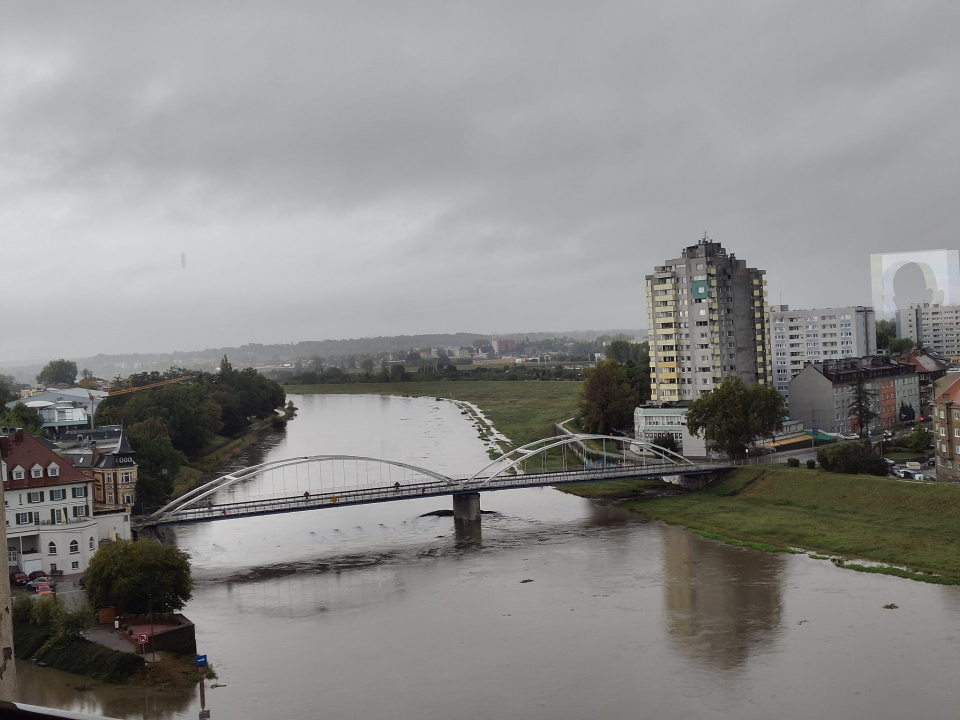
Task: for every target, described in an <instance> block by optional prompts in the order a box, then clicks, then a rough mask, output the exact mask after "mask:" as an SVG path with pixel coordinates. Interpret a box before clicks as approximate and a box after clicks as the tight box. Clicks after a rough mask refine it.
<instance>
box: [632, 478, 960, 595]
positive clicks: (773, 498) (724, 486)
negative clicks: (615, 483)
mask: <svg viewBox="0 0 960 720" xmlns="http://www.w3.org/2000/svg"><path fill="white" fill-rule="evenodd" d="M623 504H624V506H625V507H627V508H630V509H632V510H636V511H638V512H642V513H644V514H646V515H649V516H651V517H654V518H657V519H659V520H664V521H666V522H668V523H671V524H678V525H683V526H684V527H687V528H689V529H692V530H694V531H698V532H699V533H700V534H704V535H706V536H708V537H714V538H715V539H720V540H727V541H729V540H733V541H737V542H740V543H746V544H750V545H751V546H755V547H756V546H761V547H762V546H766V549H774V548H797V547H799V548H803V549H805V550H808V551H811V552H817V553H822V554H827V555H835V556H839V557H842V558H845V559H851V558H856V559H862V560H869V561H874V562H879V563H885V564H890V565H899V566H904V567H907V568H910V569H911V570H912V571H914V573H936V574H939V575H941V576H943V578H944V579H946V580H947V581H948V582H951V583H960V523H957V520H956V519H957V517H958V515H960V491H958V489H957V488H956V487H954V486H952V485H944V484H915V483H903V482H898V481H896V480H893V479H889V478H878V477H869V476H864V475H838V474H832V473H826V472H821V471H819V470H808V469H805V468H804V469H792V468H787V467H786V466H781V465H768V466H758V467H747V468H739V469H737V470H735V471H731V472H730V473H728V474H727V475H726V476H725V477H724V478H722V479H721V480H719V481H717V482H716V483H714V484H712V485H710V486H708V487H706V488H703V489H702V490H699V491H696V492H691V493H686V494H683V495H679V496H676V497H663V498H651V499H631V500H629V501H627V502H625V503H623ZM848 566H849V565H848ZM883 571H886V570H883ZM891 574H901V575H902V574H903V573H902V572H900V571H896V570H893V571H891ZM918 579H931V578H923V577H919V578H918Z"/></svg>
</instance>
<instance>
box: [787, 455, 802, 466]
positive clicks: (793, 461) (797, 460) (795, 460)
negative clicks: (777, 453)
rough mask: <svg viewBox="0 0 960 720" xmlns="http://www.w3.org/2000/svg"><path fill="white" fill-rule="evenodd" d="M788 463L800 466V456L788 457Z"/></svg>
mask: <svg viewBox="0 0 960 720" xmlns="http://www.w3.org/2000/svg"><path fill="white" fill-rule="evenodd" d="M787 465H789V466H790V467H800V458H794V457H792V458H787Z"/></svg>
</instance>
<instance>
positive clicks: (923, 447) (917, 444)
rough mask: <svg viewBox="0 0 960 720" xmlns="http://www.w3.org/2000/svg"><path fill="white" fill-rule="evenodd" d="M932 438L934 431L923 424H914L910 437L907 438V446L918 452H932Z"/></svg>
mask: <svg viewBox="0 0 960 720" xmlns="http://www.w3.org/2000/svg"><path fill="white" fill-rule="evenodd" d="M932 440H933V433H931V432H930V431H929V430H927V429H926V428H925V427H924V426H923V425H914V426H913V431H912V432H911V433H910V437H908V438H907V447H909V448H910V449H911V450H912V451H913V452H916V453H928V452H930V443H931V441H932Z"/></svg>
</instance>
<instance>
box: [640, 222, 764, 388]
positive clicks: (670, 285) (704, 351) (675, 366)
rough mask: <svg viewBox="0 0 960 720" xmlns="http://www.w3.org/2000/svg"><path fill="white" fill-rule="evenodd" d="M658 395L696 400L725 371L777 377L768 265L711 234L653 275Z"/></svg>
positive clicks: (649, 282)
mask: <svg viewBox="0 0 960 720" xmlns="http://www.w3.org/2000/svg"><path fill="white" fill-rule="evenodd" d="M646 298H647V323H648V326H649V327H650V333H651V335H650V361H651V362H650V389H651V398H650V399H651V403H653V404H662V403H665V402H677V401H680V400H695V399H696V398H698V397H699V396H700V395H701V394H703V393H706V392H710V391H711V390H713V389H714V388H715V387H716V386H717V385H719V384H720V383H721V382H723V380H724V379H725V378H732V377H737V378H740V379H741V380H742V381H743V382H744V383H745V384H747V385H753V384H755V383H759V384H761V385H771V384H772V381H773V375H772V364H771V362H770V360H771V359H770V354H769V353H770V349H769V337H768V327H769V316H768V312H767V301H766V279H765V278H764V271H763V270H757V269H756V268H749V267H747V264H746V262H745V261H743V260H738V259H737V258H736V256H735V255H734V254H733V253H729V254H728V253H727V251H726V250H725V249H724V248H723V246H721V245H720V244H719V243H717V242H714V241H712V240H709V239H707V238H706V237H704V239H703V240H701V241H700V242H698V243H697V244H696V245H691V246H690V247H687V248H685V249H684V250H683V251H682V253H681V256H680V257H679V258H676V259H673V260H667V261H666V262H665V263H664V264H663V265H659V266H657V267H656V268H655V269H654V272H653V274H652V275H647V276H646Z"/></svg>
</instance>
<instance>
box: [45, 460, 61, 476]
mask: <svg viewBox="0 0 960 720" xmlns="http://www.w3.org/2000/svg"><path fill="white" fill-rule="evenodd" d="M47 475H49V476H50V477H57V476H59V475H60V468H59V466H58V465H57V464H56V463H50V464H49V465H48V466H47Z"/></svg>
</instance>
